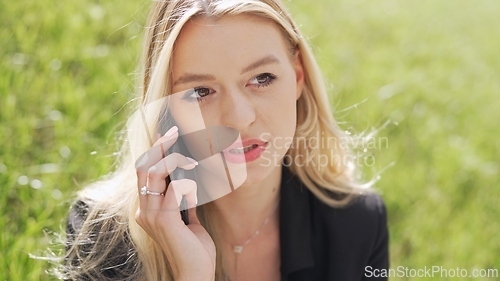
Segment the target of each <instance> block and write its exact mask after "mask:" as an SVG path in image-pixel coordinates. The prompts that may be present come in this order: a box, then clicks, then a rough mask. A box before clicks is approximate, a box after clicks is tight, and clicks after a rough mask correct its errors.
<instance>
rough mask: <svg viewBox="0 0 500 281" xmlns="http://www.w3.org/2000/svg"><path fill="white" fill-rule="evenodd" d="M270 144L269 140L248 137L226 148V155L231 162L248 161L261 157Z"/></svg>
mask: <svg viewBox="0 0 500 281" xmlns="http://www.w3.org/2000/svg"><path fill="white" fill-rule="evenodd" d="M268 144H269V142H264V141H261V140H259V139H246V140H243V141H241V142H239V143H238V144H234V145H233V146H232V147H230V148H229V149H227V150H225V153H224V155H225V157H226V160H228V161H229V162H232V163H236V164H240V163H245V162H247V163H248V162H252V161H254V160H257V159H258V158H260V157H261V155H262V154H263V153H264V151H265V150H266V149H267V146H268Z"/></svg>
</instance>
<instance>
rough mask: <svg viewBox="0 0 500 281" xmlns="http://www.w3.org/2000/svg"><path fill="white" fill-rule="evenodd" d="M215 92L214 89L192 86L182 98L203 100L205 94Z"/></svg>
mask: <svg viewBox="0 0 500 281" xmlns="http://www.w3.org/2000/svg"><path fill="white" fill-rule="evenodd" d="M213 93H215V91H214V90H212V89H210V88H206V87H197V88H193V89H192V90H191V91H189V92H187V93H186V95H185V96H184V99H186V100H192V101H194V100H203V99H204V98H206V97H207V96H209V95H211V94H213Z"/></svg>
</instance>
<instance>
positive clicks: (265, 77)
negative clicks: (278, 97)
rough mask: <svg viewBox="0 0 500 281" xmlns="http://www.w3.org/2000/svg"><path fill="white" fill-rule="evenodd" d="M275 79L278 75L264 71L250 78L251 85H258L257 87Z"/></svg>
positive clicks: (268, 83)
mask: <svg viewBox="0 0 500 281" xmlns="http://www.w3.org/2000/svg"><path fill="white" fill-rule="evenodd" d="M274 79H276V75H274V74H271V73H262V74H259V75H257V76H255V77H254V78H252V80H250V84H251V85H256V86H257V87H265V86H268V85H270V84H271V83H272V82H273V81H274Z"/></svg>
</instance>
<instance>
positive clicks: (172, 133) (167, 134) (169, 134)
mask: <svg viewBox="0 0 500 281" xmlns="http://www.w3.org/2000/svg"><path fill="white" fill-rule="evenodd" d="M177 131H179V128H178V127H177V126H173V127H172V128H170V130H168V131H167V132H166V133H165V135H163V136H165V137H171V136H173V135H175V133H177Z"/></svg>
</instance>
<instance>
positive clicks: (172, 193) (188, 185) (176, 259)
mask: <svg viewBox="0 0 500 281" xmlns="http://www.w3.org/2000/svg"><path fill="white" fill-rule="evenodd" d="M178 136H179V135H178V128H177V127H176V126H174V127H172V128H171V129H170V130H168V132H167V133H166V134H165V135H164V136H163V137H160V138H159V139H158V140H157V141H156V142H155V144H154V145H153V147H151V149H149V150H148V151H147V152H146V153H144V154H143V155H142V156H141V157H140V158H139V159H138V160H137V162H136V169H137V180H138V185H137V186H138V191H139V198H140V206H139V209H138V210H137V213H136V221H137V223H138V224H139V225H140V226H141V227H142V228H143V229H144V230H145V231H146V233H148V234H149V236H150V237H151V238H152V239H153V240H154V241H155V242H156V243H157V244H158V245H159V246H160V247H161V248H162V250H163V252H164V253H165V254H166V256H167V258H168V261H169V263H170V266H171V267H172V270H173V274H174V277H175V280H214V276H215V245H214V242H213V240H212V238H211V237H210V235H209V234H208V233H207V231H206V230H205V228H203V226H202V225H201V224H200V221H199V220H198V217H197V216H196V203H197V199H196V182H194V181H193V180H190V179H180V180H174V181H172V182H170V184H169V185H168V188H167V186H166V180H165V179H166V178H167V176H168V175H169V174H170V173H171V172H172V171H173V170H174V169H176V168H181V169H185V170H191V169H194V168H195V167H196V165H197V164H198V163H197V162H196V161H195V160H193V159H191V158H188V157H185V156H183V155H181V154H178V153H172V154H169V155H165V152H166V151H167V150H168V149H169V148H170V147H171V146H172V145H173V144H174V143H175V141H176V140H177V138H178ZM143 186H146V188H147V190H148V191H151V192H157V193H163V192H164V195H152V194H148V195H146V196H143V195H141V188H142V187H143ZM183 195H185V196H186V201H187V203H188V206H189V208H191V209H190V210H189V222H190V224H189V225H185V224H184V222H183V221H182V220H181V216H180V213H179V205H180V202H181V199H182V196H183Z"/></svg>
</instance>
